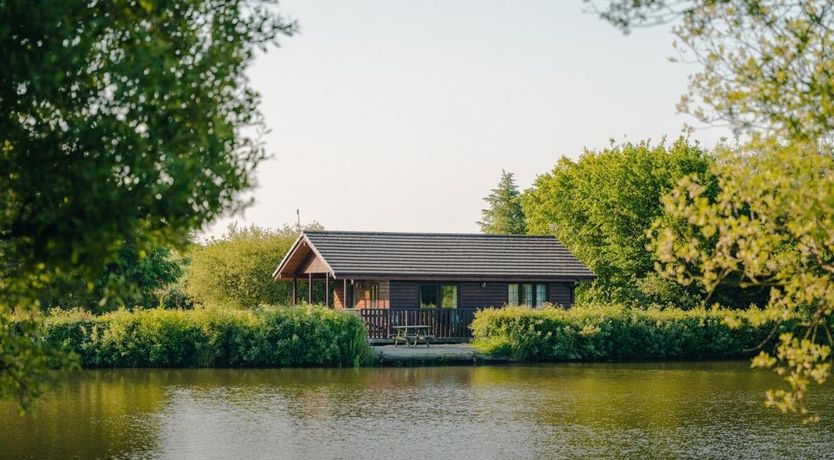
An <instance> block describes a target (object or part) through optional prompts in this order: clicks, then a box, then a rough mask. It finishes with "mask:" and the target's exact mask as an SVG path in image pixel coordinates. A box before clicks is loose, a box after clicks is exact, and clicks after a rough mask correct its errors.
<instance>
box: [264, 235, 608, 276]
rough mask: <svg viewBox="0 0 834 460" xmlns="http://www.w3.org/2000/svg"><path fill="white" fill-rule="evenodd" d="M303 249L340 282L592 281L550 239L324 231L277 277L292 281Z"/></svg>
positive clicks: (304, 240)
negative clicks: (428, 279) (372, 279)
mask: <svg viewBox="0 0 834 460" xmlns="http://www.w3.org/2000/svg"><path fill="white" fill-rule="evenodd" d="M305 248H306V250H307V251H313V252H315V254H317V255H318V256H319V257H321V259H323V261H324V262H325V263H326V265H327V266H328V267H329V268H330V273H331V274H332V275H333V276H334V277H339V278H350V277H356V278H358V277H368V276H379V277H383V276H384V277H398V276H399V277H412V278H413V277H421V276H423V277H441V276H442V277H446V278H448V279H461V278H478V277H484V278H487V277H488V278H498V277H504V278H541V279H554V278H559V279H573V280H581V279H593V278H595V275H594V274H593V272H591V270H589V269H588V267H586V266H585V265H584V264H583V263H582V262H580V261H579V260H578V259H577V258H576V257H575V256H574V255H573V254H571V253H570V251H568V249H567V248H565V247H564V246H563V245H562V243H560V242H559V240H557V239H556V238H555V237H552V236H526V235H523V236H522V235H483V234H457V233H378V232H377V233H375V232H327V231H325V232H305V233H304V234H302V235H301V237H299V240H298V241H297V242H296V244H295V245H294V247H293V249H291V250H290V253H288V254H287V256H286V257H285V258H284V261H282V262H281V265H280V266H279V267H278V269H277V270H276V272H275V277H276V278H287V277H292V275H291V274H290V275H288V274H289V273H291V272H293V271H294V270H296V269H297V268H298V265H297V264H298V263H300V261H298V262H297V263H296V264H293V263H291V262H292V261H293V260H296V257H297V256H293V254H294V253H295V252H299V251H302V250H305Z"/></svg>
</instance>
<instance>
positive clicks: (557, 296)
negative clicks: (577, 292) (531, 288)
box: [547, 283, 573, 307]
mask: <svg viewBox="0 0 834 460" xmlns="http://www.w3.org/2000/svg"><path fill="white" fill-rule="evenodd" d="M547 301H548V302H550V303H552V304H554V305H562V306H563V307H570V306H571V305H573V283H550V286H548V290H547Z"/></svg>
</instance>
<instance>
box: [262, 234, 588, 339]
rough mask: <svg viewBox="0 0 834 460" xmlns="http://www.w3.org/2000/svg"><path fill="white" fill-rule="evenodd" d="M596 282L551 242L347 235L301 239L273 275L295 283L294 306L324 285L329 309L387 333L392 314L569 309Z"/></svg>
mask: <svg viewBox="0 0 834 460" xmlns="http://www.w3.org/2000/svg"><path fill="white" fill-rule="evenodd" d="M594 278H595V275H594V273H593V272H592V271H591V270H590V269H589V268H588V267H587V266H585V265H584V264H583V263H582V262H580V261H579V259H577V258H576V257H575V256H574V255H573V254H571V252H570V251H569V250H568V249H567V248H565V246H564V245H562V243H561V242H559V240H558V239H556V238H555V237H553V236H527V235H485V234H455V233H386V232H345V231H308V232H304V233H302V234H301V235H300V236H299V238H298V239H297V240H296V241H295V243H294V244H293V246H292V247H291V249H290V250H289V252H288V253H287V254H286V256H285V257H284V258H283V260H282V261H281V263H280V264H279V265H278V268H277V269H276V270H275V272H274V273H273V279H274V280H275V281H284V282H291V283H292V286H293V289H292V303H293V304H294V305H295V304H297V303H298V302H299V299H305V300H306V301H307V302H308V303H312V302H313V289H312V286H313V283H314V282H316V281H318V282H322V281H323V283H324V285H325V299H324V303H325V304H326V305H327V306H330V307H334V308H337V309H355V310H357V311H358V312H359V313H360V315H361V316H363V318H365V319H366V321H368V318H369V317H371V316H374V315H376V316H384V317H385V318H386V319H385V320H384V321H383V322H385V321H387V322H388V325H387V327H388V328H390V323H391V322H392V321H393V322H394V323H396V322H397V321H398V320H397V319H396V318H394V319H392V316H391V315H392V313H391V312H394V311H399V312H401V313H402V314H405V315H407V314H408V312H409V311H419V310H430V309H435V310H438V311H441V310H443V311H448V310H455V311H456V313H455V314H454V315H453V316H454V317H455V318H459V317H460V316H461V315H464V316H467V317H468V316H471V314H473V313H474V310H476V309H478V308H486V307H501V306H504V305H529V306H531V307H538V306H541V305H544V304H545V303H548V304H553V305H560V306H563V307H569V306H571V305H572V304H573V301H574V289H575V287H576V283H578V282H581V281H588V280H593V279H594ZM299 280H305V281H307V282H306V283H304V284H305V285H306V287H307V289H306V291H307V292H306V293H303V292H299V289H298V284H299V283H298V281H299ZM319 301H320V300H319ZM436 314H442V313H436ZM446 315H447V316H449V315H450V314H448V313H446ZM403 318H405V319H404V320H405V321H407V316H403ZM457 322H464V323H466V325H467V326H468V323H467V322H466V319H464V320H461V321H457ZM387 333H388V332H382V334H387Z"/></svg>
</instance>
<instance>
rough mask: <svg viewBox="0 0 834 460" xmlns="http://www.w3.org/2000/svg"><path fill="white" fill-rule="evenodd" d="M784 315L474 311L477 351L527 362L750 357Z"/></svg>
mask: <svg viewBox="0 0 834 460" xmlns="http://www.w3.org/2000/svg"><path fill="white" fill-rule="evenodd" d="M781 318H782V314H781V312H778V311H776V310H760V309H756V308H752V309H750V310H747V311H739V310H728V309H723V308H712V309H706V308H703V307H699V308H695V309H692V310H687V311H684V310H679V309H674V308H669V309H660V308H656V307H655V308H649V309H637V308H629V307H626V306H623V305H584V306H576V307H574V308H571V309H567V310H565V309H561V308H556V307H546V308H542V309H531V308H527V307H508V308H503V309H486V310H481V311H478V312H477V313H476V314H475V320H474V322H473V323H472V331H473V334H474V337H475V345H476V347H478V348H479V349H480V350H481V351H482V352H486V353H490V354H498V355H508V356H512V357H514V358H516V359H521V360H527V361H574V360H575V361H610V360H658V359H682V360H695V359H726V358H740V357H747V356H751V355H752V354H753V353H755V352H756V350H755V348H756V347H757V346H758V345H760V344H762V343H766V342H768V341H775V340H776V338H778V336H779V332H782V331H787V330H793V329H794V328H796V327H797V325H798V323H799V320H798V318H796V317H790V318H788V319H786V320H784V321H781V322H780V319H781ZM774 328H776V332H774Z"/></svg>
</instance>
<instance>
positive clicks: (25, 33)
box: [0, 0, 295, 399]
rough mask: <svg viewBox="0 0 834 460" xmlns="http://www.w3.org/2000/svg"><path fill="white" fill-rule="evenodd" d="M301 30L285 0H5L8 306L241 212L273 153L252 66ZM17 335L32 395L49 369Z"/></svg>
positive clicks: (12, 388)
mask: <svg viewBox="0 0 834 460" xmlns="http://www.w3.org/2000/svg"><path fill="white" fill-rule="evenodd" d="M294 30H295V24H294V23H291V22H287V21H285V20H284V19H283V18H282V17H280V16H279V15H278V14H277V13H276V12H275V9H274V4H271V3H270V2H259V1H243V0H237V1H225V0H208V1H198V0H173V1H167V2H156V1H144V0H143V1H139V2H136V1H130V0H115V1H107V2H78V1H75V0H57V1H53V2H47V3H43V4H39V5H38V6H37V7H33V5H32V4H31V2H28V1H22V0H8V1H4V2H2V3H0V62H3V72H2V73H0V109H1V110H0V172H2V173H0V257H2V261H3V262H2V265H0V314H8V313H9V312H10V311H12V310H20V309H34V308H36V307H37V299H38V298H39V297H41V294H42V293H43V291H44V290H45V289H46V288H47V287H48V286H49V285H50V284H51V283H53V282H55V280H57V279H63V278H66V277H74V278H78V279H80V280H82V281H85V282H89V283H93V282H94V281H95V280H96V278H97V277H98V276H99V275H100V273H101V270H102V267H105V266H106V265H107V264H109V263H112V262H113V261H115V260H116V259H117V257H118V253H119V251H120V249H121V247H122V245H123V244H124V242H128V243H129V244H131V245H133V246H134V247H135V248H136V250H137V251H138V252H139V253H142V252H143V251H146V250H149V249H152V248H153V247H156V246H158V245H160V244H165V243H171V242H174V243H177V242H183V241H184V240H185V239H186V236H187V235H188V233H189V232H190V231H192V230H194V229H198V228H200V227H201V226H202V225H203V224H205V223H206V222H209V221H211V220H212V219H214V218H215V217H217V216H218V215H219V214H220V213H221V212H223V211H226V210H229V209H234V208H235V207H236V206H237V203H238V201H237V196H238V192H240V191H242V190H245V189H246V188H247V187H249V185H250V181H251V180H250V177H251V173H252V171H253V168H254V167H255V166H256V165H257V164H258V162H259V161H260V160H261V159H262V158H264V149H263V146H262V145H261V144H260V143H259V141H258V136H259V133H260V132H261V131H262V128H263V125H262V122H261V116H260V114H259V112H258V109H257V105H258V95H257V93H256V92H255V91H254V90H253V89H252V88H251V87H250V85H249V83H248V82H247V80H246V77H245V75H244V70H245V69H246V67H247V65H248V64H249V63H250V62H251V61H252V59H253V56H254V52H255V49H256V48H257V47H265V46H266V45H268V44H270V43H274V41H275V39H276V37H277V36H278V35H280V34H291V33H293V32H294ZM30 331H32V333H33V334H35V335H32V336H31V342H33V343H35V342H38V340H39V339H38V338H37V333H36V332H34V331H35V330H34V329H31V330H30ZM10 337H11V336H6V335H2V336H0V373H2V374H3V375H2V377H0V382H2V383H3V385H2V387H0V393H8V392H12V393H15V394H17V395H18V397H20V398H21V399H23V398H22V397H21V392H23V393H28V394H36V393H37V391H38V388H39V385H38V382H39V381H40V378H39V376H40V375H42V373H40V372H39V371H38V370H37V369H35V368H33V367H30V368H27V369H25V370H21V369H20V366H22V365H23V364H21V363H24V360H22V359H18V358H19V357H20V356H22V355H21V354H22V353H23V354H25V353H27V351H26V350H25V349H14V350H16V351H9V350H13V349H12V348H10V347H6V346H5V341H6V340H7V339H9V338H10ZM30 351H32V352H37V350H36V349H35V348H31V349H30ZM27 376H30V377H31V378H30V377H27ZM24 380H26V381H24ZM9 382H11V383H9Z"/></svg>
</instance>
